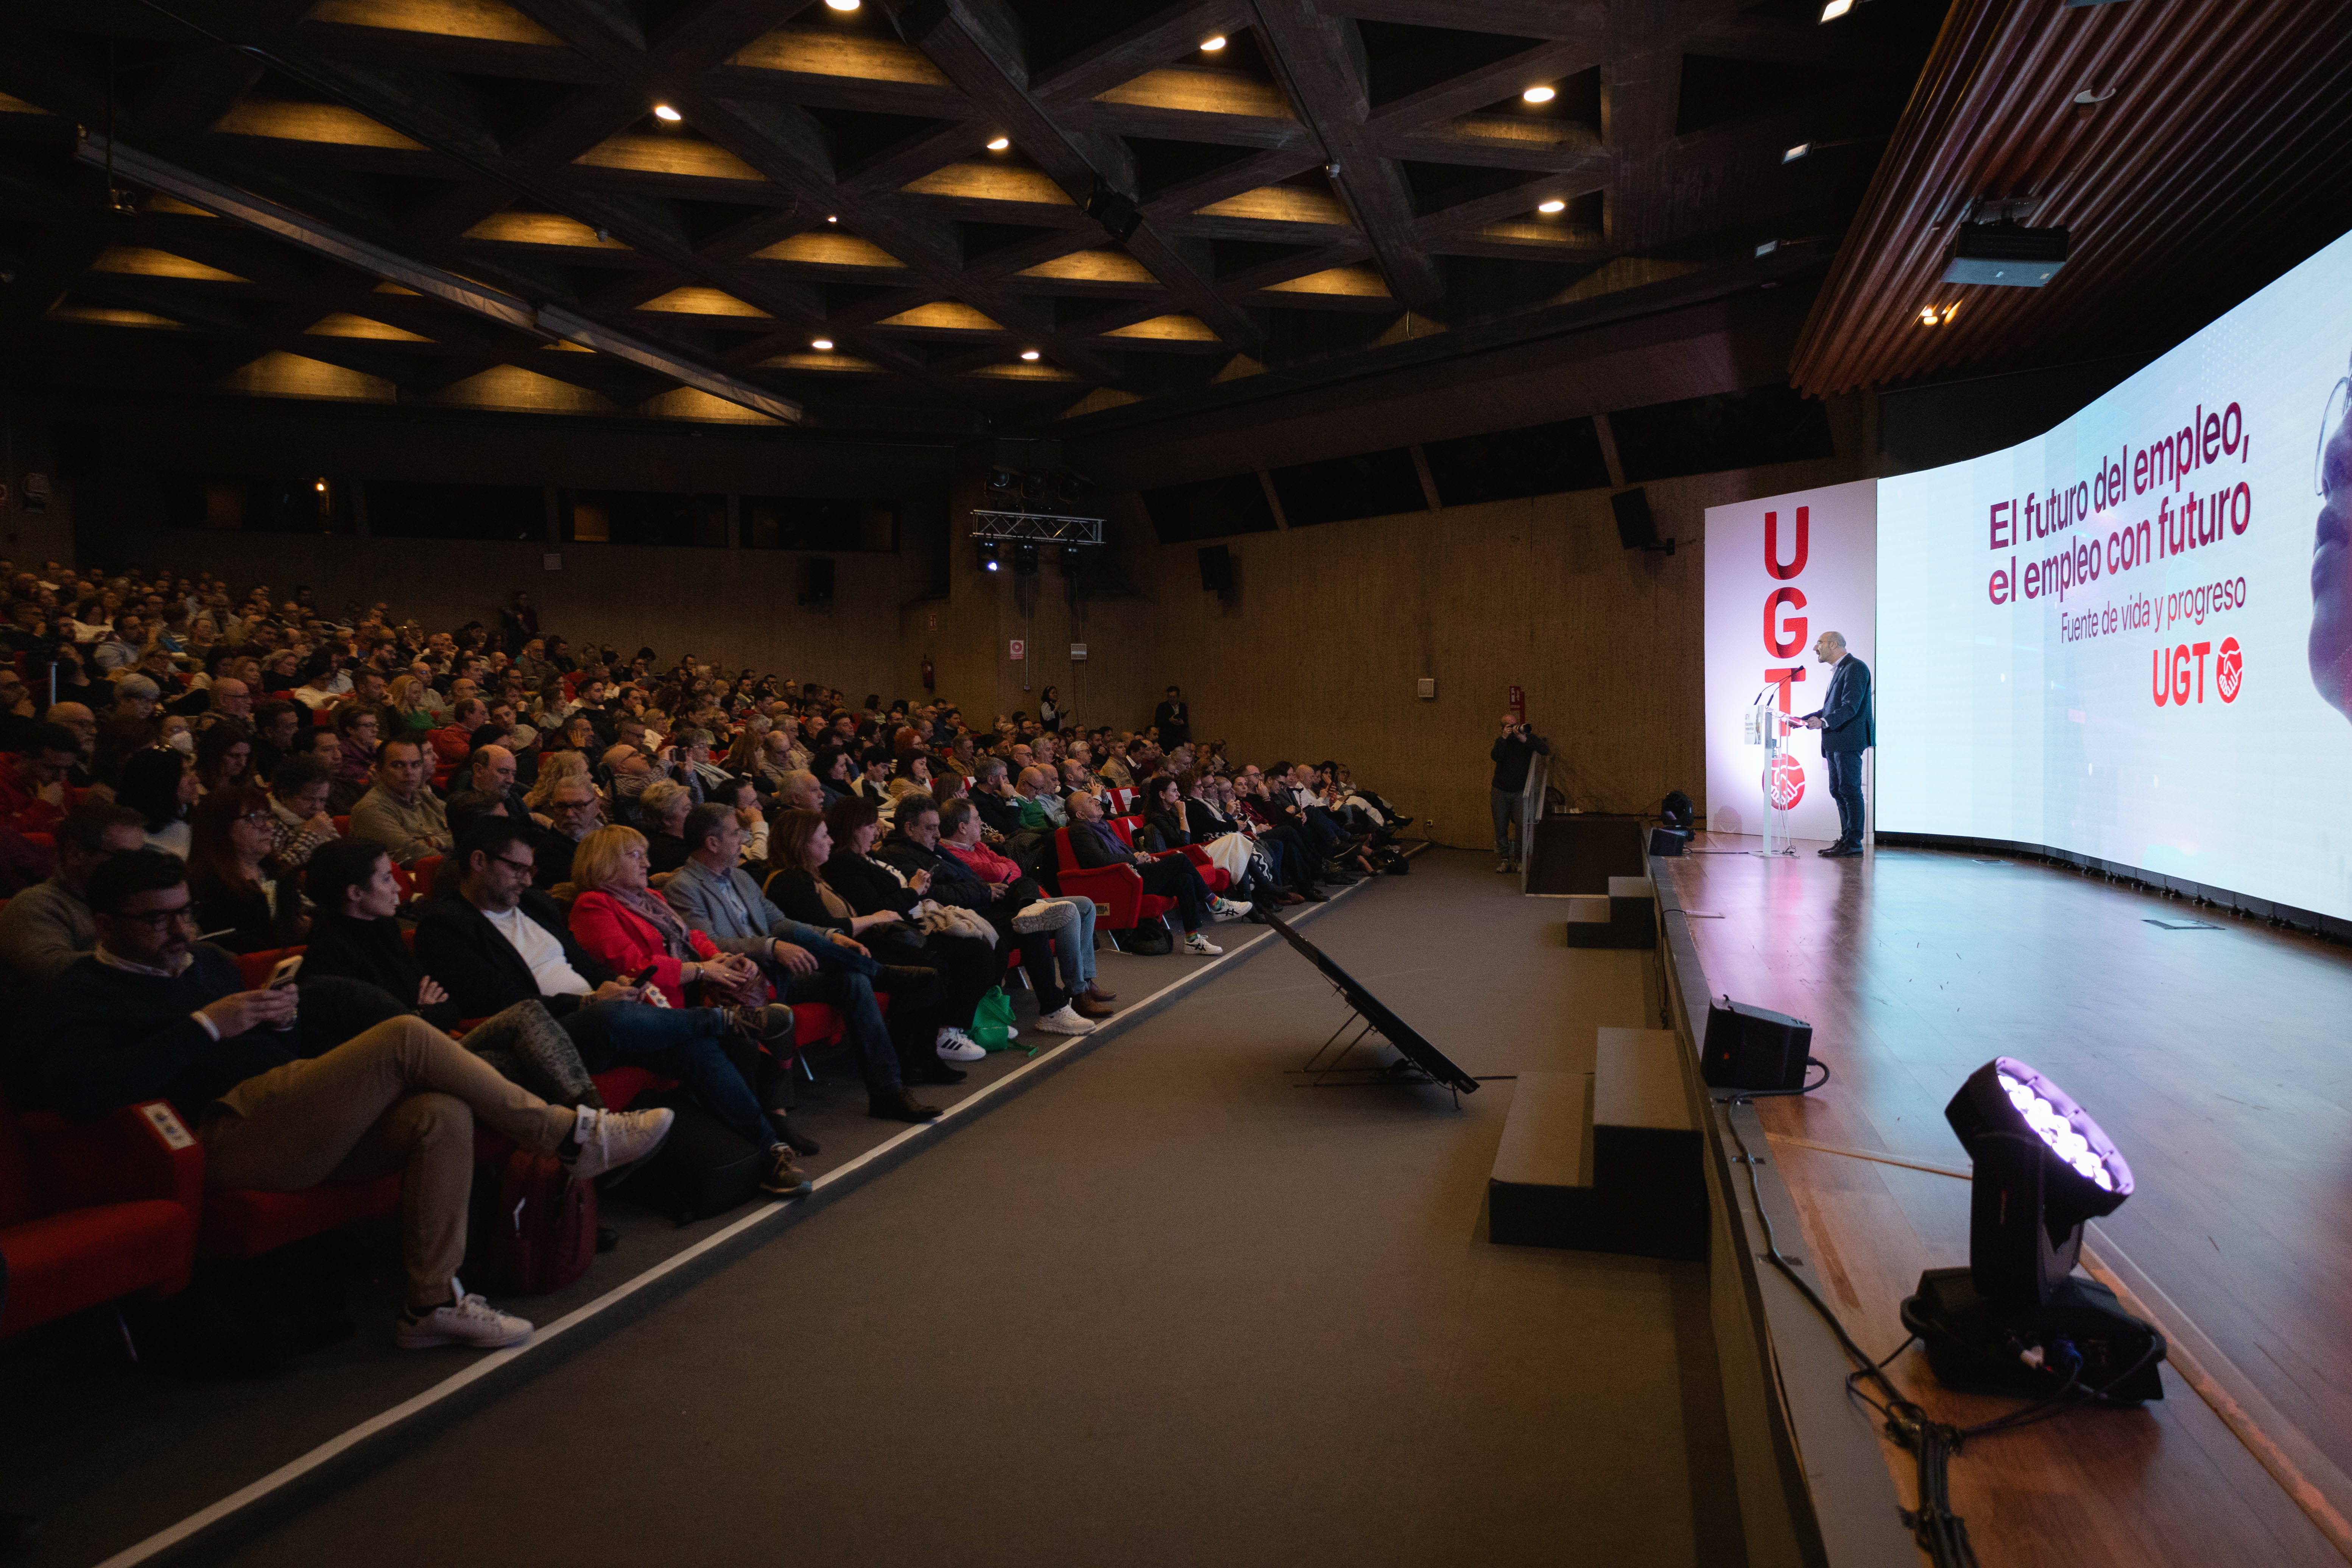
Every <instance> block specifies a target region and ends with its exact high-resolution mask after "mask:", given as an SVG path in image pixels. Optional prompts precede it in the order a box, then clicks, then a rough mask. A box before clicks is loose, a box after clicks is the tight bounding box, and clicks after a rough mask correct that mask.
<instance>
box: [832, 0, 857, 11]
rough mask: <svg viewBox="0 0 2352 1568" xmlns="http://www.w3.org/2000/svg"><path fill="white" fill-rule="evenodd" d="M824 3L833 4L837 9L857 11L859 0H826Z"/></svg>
mask: <svg viewBox="0 0 2352 1568" xmlns="http://www.w3.org/2000/svg"><path fill="white" fill-rule="evenodd" d="M824 3H825V4H826V5H830V6H832V7H833V8H834V9H835V10H836V11H855V10H856V9H857V0H824Z"/></svg>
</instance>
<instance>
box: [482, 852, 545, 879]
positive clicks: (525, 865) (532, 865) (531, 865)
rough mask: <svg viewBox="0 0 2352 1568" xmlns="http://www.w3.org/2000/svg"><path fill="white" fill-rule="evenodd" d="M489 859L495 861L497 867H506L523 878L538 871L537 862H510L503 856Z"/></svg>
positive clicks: (494, 856)
mask: <svg viewBox="0 0 2352 1568" xmlns="http://www.w3.org/2000/svg"><path fill="white" fill-rule="evenodd" d="M490 858H491V859H493V860H495V861H497V862H498V863H499V865H501V866H504V867H506V868H508V869H509V870H511V871H515V872H518V873H520V875H522V876H525V877H528V876H530V874H531V873H532V872H533V871H536V870H538V869H539V865H538V862H536V861H532V860H510V859H509V858H507V857H506V856H504V855H493V856H491V857H490Z"/></svg>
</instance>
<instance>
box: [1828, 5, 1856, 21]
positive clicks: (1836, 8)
mask: <svg viewBox="0 0 2352 1568" xmlns="http://www.w3.org/2000/svg"><path fill="white" fill-rule="evenodd" d="M1851 10H1853V0H1829V4H1828V5H1824V6H1822V21H1824V22H1834V21H1836V20H1837V19H1838V18H1839V17H1840V16H1844V15H1845V14H1846V13H1847V12H1848V11H1851Z"/></svg>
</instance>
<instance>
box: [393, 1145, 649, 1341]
mask: <svg viewBox="0 0 2352 1568" xmlns="http://www.w3.org/2000/svg"><path fill="white" fill-rule="evenodd" d="M662 1114H663V1115H665V1116H667V1115H668V1114H669V1113H668V1112H667V1111H664V1112H663V1113H662ZM665 1131H667V1126H665ZM530 1332H531V1330H530V1320H529V1319H527V1318H516V1317H510V1316H509V1315H508V1314H506V1313H504V1312H501V1311H499V1310H498V1309H497V1308H496V1307H493V1306H491V1305H490V1304H489V1303H488V1301H485V1300H482V1299H481V1298H480V1297H479V1296H459V1297H458V1298H457V1300H454V1301H452V1302H450V1303H449V1304H448V1305H446V1306H444V1307H436V1308H434V1309H433V1310H431V1311H429V1312H425V1313H421V1314H411V1313H408V1312H403V1313H402V1314H401V1315H400V1322H399V1324H398V1325H397V1326H396V1327H395V1328H394V1330H393V1331H392V1342H393V1343H394V1344H396V1345H398V1346H399V1347H400V1348H401V1349H402V1350H404V1351H424V1350H431V1349H432V1348H433V1347H434V1346H436V1345H467V1346H471V1347H472V1348H474V1349H476V1350H486V1351H492V1350H499V1349H502V1348H504V1347H505V1346H508V1345H519V1344H520V1343H522V1342H524V1341H525V1340H528V1339H529V1338H530Z"/></svg>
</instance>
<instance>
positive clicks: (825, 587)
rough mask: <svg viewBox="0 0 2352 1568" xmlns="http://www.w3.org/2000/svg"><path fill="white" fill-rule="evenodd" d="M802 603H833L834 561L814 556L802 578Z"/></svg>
mask: <svg viewBox="0 0 2352 1568" xmlns="http://www.w3.org/2000/svg"><path fill="white" fill-rule="evenodd" d="M801 603H802V604H803V605H830V604H832V603H833V563H832V562H831V561H828V560H825V559H824V558H822V557H815V558H812V559H811V560H810V561H809V563H808V566H807V570H806V572H805V573H804V574H803V576H802V578H801Z"/></svg>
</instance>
